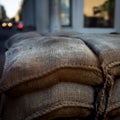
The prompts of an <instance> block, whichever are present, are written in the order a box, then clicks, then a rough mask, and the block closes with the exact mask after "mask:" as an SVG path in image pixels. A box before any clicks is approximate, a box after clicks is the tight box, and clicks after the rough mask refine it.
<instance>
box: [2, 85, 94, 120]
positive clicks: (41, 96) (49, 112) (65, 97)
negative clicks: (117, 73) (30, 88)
mask: <svg viewBox="0 0 120 120" xmlns="http://www.w3.org/2000/svg"><path fill="white" fill-rule="evenodd" d="M3 99H4V104H3V119H4V120H37V119H39V120H51V119H53V118H58V117H75V116H79V117H87V116H89V115H90V114H91V113H92V111H93V108H94V107H93V104H94V89H93V88H92V87H91V86H85V85H80V84H75V83H59V84H57V85H55V86H53V87H51V88H49V89H47V90H44V91H37V92H34V93H30V94H26V95H24V96H21V97H9V96H5V95H4V96H3Z"/></svg>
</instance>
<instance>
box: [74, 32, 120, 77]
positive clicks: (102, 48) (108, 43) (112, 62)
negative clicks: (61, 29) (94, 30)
mask: <svg viewBox="0 0 120 120" xmlns="http://www.w3.org/2000/svg"><path fill="white" fill-rule="evenodd" d="M72 37H75V38H80V39H82V40H83V41H84V42H85V43H86V44H87V45H88V46H89V47H90V48H91V49H92V50H93V51H94V52H95V54H96V55H97V56H98V57H99V60H100V62H101V66H102V68H103V70H104V72H105V74H106V73H107V74H110V75H113V76H120V35H112V34H111V35H110V34H106V35H105V34H79V35H73V36H72Z"/></svg>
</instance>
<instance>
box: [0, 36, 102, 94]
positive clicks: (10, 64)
mask: <svg viewBox="0 0 120 120" xmlns="http://www.w3.org/2000/svg"><path fill="white" fill-rule="evenodd" d="M62 81H65V82H76V83H80V84H86V85H93V86H98V85H100V84H101V83H102V82H103V79H102V72H101V70H100V68H99V62H98V59H97V58H96V56H95V54H94V53H93V52H92V51H91V50H90V49H89V48H88V47H87V46H86V45H85V44H84V42H82V41H81V40H80V39H73V38H66V37H52V36H51V37H50V36H49V37H45V36H40V37H37V38H30V39H25V40H23V42H22V43H21V42H18V44H17V43H15V44H14V43H13V46H12V45H11V47H10V48H9V49H8V51H7V52H6V61H5V67H4V71H3V76H2V81H1V82H0V92H1V93H2V92H6V93H7V94H9V95H20V94H25V92H31V91H34V90H38V89H46V88H48V87H50V86H52V85H54V84H57V83H59V82H62Z"/></svg>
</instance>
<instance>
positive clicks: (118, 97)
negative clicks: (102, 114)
mask: <svg viewBox="0 0 120 120" xmlns="http://www.w3.org/2000/svg"><path fill="white" fill-rule="evenodd" d="M107 112H108V116H109V117H113V116H120V79H117V80H115V84H114V86H113V89H112V94H111V97H110V102H109V105H108V108H107Z"/></svg>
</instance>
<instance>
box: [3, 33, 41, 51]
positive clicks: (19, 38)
mask: <svg viewBox="0 0 120 120" xmlns="http://www.w3.org/2000/svg"><path fill="white" fill-rule="evenodd" d="M40 36H41V35H40V34H39V33H37V32H24V33H17V34H15V35H13V36H12V37H10V38H9V39H8V40H7V41H6V42H5V47H6V49H9V48H10V47H13V46H14V45H16V44H17V45H19V44H20V43H23V41H24V40H26V39H31V38H35V37H40ZM18 43H19V44H18ZM23 44H24V43H23ZM20 45H22V44H20Z"/></svg>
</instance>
